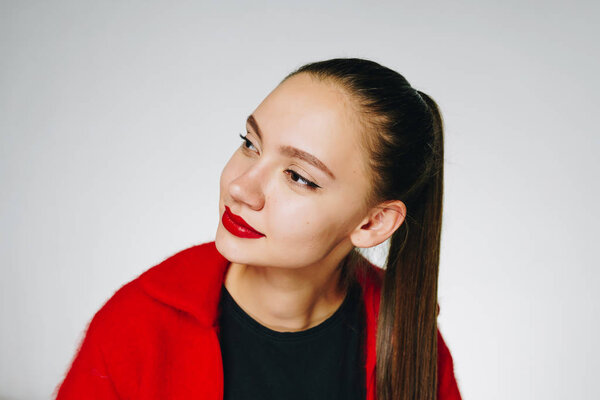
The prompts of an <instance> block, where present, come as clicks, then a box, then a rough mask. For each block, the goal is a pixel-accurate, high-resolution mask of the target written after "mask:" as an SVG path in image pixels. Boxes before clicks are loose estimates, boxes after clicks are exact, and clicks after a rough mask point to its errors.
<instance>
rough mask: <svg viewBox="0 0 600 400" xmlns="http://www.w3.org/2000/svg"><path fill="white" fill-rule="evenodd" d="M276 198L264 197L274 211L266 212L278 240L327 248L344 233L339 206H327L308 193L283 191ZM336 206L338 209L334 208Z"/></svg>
mask: <svg viewBox="0 0 600 400" xmlns="http://www.w3.org/2000/svg"><path fill="white" fill-rule="evenodd" d="M280 193H283V194H281V195H280V196H279V197H277V198H275V197H271V198H270V199H269V200H267V203H266V204H268V206H269V207H272V210H273V212H270V213H267V214H268V215H269V219H270V221H269V226H270V227H271V229H270V231H271V232H272V233H274V234H275V235H274V237H276V238H278V241H280V242H285V243H290V244H294V245H304V246H310V247H315V246H317V247H320V246H324V247H328V246H329V245H330V244H331V243H334V242H337V241H338V240H339V238H340V237H341V236H343V235H344V234H345V233H346V232H345V229H344V227H343V222H344V221H346V220H347V218H346V219H345V217H344V216H342V215H340V213H339V207H328V206H327V204H326V203H325V202H323V201H319V200H318V199H311V198H310V195H309V196H307V197H303V198H300V199H299V197H300V195H299V194H297V193H294V192H293V191H290V190H289V189H288V190H283V191H282V192H280ZM336 208H338V210H337V211H336Z"/></svg>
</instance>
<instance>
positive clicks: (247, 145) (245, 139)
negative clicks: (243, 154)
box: [240, 133, 258, 151]
mask: <svg viewBox="0 0 600 400" xmlns="http://www.w3.org/2000/svg"><path fill="white" fill-rule="evenodd" d="M240 137H241V138H242V140H243V141H244V143H242V146H244V149H246V150H251V151H255V150H256V151H258V150H257V149H256V147H255V146H254V143H252V142H251V141H250V139H248V138H247V137H246V136H243V135H242V134H241V133H240ZM250 146H252V147H253V148H254V149H252V148H250Z"/></svg>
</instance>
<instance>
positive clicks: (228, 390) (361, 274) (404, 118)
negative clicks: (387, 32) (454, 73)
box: [57, 59, 460, 400]
mask: <svg viewBox="0 0 600 400" xmlns="http://www.w3.org/2000/svg"><path fill="white" fill-rule="evenodd" d="M246 130H247V132H246V134H245V135H240V136H241V138H242V143H241V146H240V148H239V149H238V150H236V151H235V153H234V154H233V156H232V157H231V159H230V161H229V162H228V163H227V165H226V166H225V168H224V170H223V172H222V175H221V184H220V186H221V187H220V191H221V193H220V200H219V216H220V222H219V225H218V228H217V232H216V239H215V241H214V242H211V243H205V244H202V245H198V246H194V247H192V248H189V249H186V250H184V251H182V252H180V253H178V254H176V255H174V256H172V257H170V258H168V259H167V260H165V261H163V262H162V263H161V264H159V265H157V266H155V267H153V268H151V269H149V270H148V271H146V272H144V273H143V274H142V275H140V276H139V277H138V278H136V279H135V280H133V281H132V282H129V283H128V284H126V285H125V286H123V287H122V288H121V289H120V290H119V291H117V293H115V295H114V296H113V297H112V298H111V299H110V300H109V301H108V302H107V303H106V304H105V305H104V306H103V307H102V308H101V309H100V310H99V311H98V313H96V315H95V316H94V318H93V319H92V321H91V322H90V325H89V327H88V330H87V333H86V336H85V338H84V340H83V343H82V344H81V347H80V349H79V351H78V353H77V355H76V357H75V359H74V360H73V363H72V366H71V368H70V370H69V372H68V374H67V376H66V377H65V379H64V381H63V383H62V385H60V387H59V388H57V390H58V392H57V397H58V398H59V399H71V398H73V399H75V398H77V399H81V398H86V399H90V398H98V399H117V398H123V399H148V398H151V399H191V398H196V399H223V398H224V399H368V400H374V399H378V400H391V399H406V400H408V399H430V400H432V399H460V394H459V392H458V387H457V384H456V380H455V378H454V373H453V367H452V359H451V356H450V353H449V351H448V348H447V347H446V345H445V344H444V342H443V339H442V337H441V336H440V334H439V331H438V330H437V324H436V318H437V313H438V308H437V279H438V265H439V249H440V232H441V221H442V189H443V134H442V123H441V117H440V114H439V111H438V108H437V106H436V104H435V102H434V101H433V100H432V99H431V98H430V97H429V96H427V95H426V94H424V93H423V92H420V91H418V90H416V89H414V88H413V87H411V86H410V84H409V83H408V82H407V81H406V80H405V79H404V78H403V77H402V76H401V75H400V74H398V73H397V72H394V71H392V70H390V69H388V68H385V67H383V66H381V65H379V64H377V63H374V62H372V61H368V60H362V59H333V60H327V61H322V62H317V63H312V64H308V65H305V66H303V67H301V68H300V69H298V70H296V71H294V72H293V73H292V74H290V75H289V76H288V77H286V78H285V79H284V80H283V82H282V83H281V84H280V85H279V86H278V87H277V88H275V89H274V90H273V92H271V93H270V94H269V95H268V96H267V98H266V99H265V100H264V101H263V102H262V103H261V104H260V105H259V106H258V108H256V110H255V111H254V112H253V113H252V114H251V115H250V116H249V117H248V120H247V125H246ZM388 238H391V240H390V248H389V255H388V257H387V262H386V267H385V270H382V269H379V268H377V267H375V266H373V265H372V264H370V263H369V262H368V261H367V260H366V259H365V258H363V257H362V256H361V255H360V254H359V253H358V252H357V250H356V249H357V248H368V247H372V246H375V245H378V244H380V243H382V242H384V241H385V240H386V239H388Z"/></svg>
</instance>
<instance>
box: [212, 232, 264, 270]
mask: <svg viewBox="0 0 600 400" xmlns="http://www.w3.org/2000/svg"><path fill="white" fill-rule="evenodd" d="M253 240H259V239H242V238H238V237H236V236H234V235H232V234H231V233H229V232H228V231H227V229H225V227H223V225H222V224H219V227H218V228H217V234H216V235H215V246H216V248H217V250H218V252H219V253H221V255H222V256H223V257H225V258H226V259H227V260H229V261H230V262H235V263H239V264H246V263H248V261H249V260H248V255H249V253H250V251H249V248H248V246H251V245H252V241H253Z"/></svg>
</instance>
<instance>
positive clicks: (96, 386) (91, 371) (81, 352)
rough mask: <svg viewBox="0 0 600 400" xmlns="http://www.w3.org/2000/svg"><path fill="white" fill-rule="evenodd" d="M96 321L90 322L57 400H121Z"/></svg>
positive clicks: (60, 387)
mask: <svg viewBox="0 0 600 400" xmlns="http://www.w3.org/2000/svg"><path fill="white" fill-rule="evenodd" d="M96 315H97V314H96ZM96 320H97V318H96V317H94V319H92V321H91V322H90V324H89V327H88V329H87V332H86V335H85V337H84V339H83V341H82V343H81V345H80V346H79V349H78V351H77V353H76V355H75V357H74V359H73V362H72V364H71V367H70V369H69V371H68V372H67V375H66V376H65V379H64V380H63V382H62V384H60V386H59V387H58V392H57V394H56V399H57V400H69V399H90V400H94V399H98V400H100V399H103V400H112V399H114V400H117V399H119V396H118V394H117V392H116V390H115V388H114V385H113V382H112V380H111V378H110V375H109V373H108V370H107V367H106V363H105V361H104V357H103V354H102V349H101V347H100V342H99V341H98V340H97V338H98V337H101V335H102V332H101V330H100V328H99V326H98V324H97V323H96V322H97V321H96Z"/></svg>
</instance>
